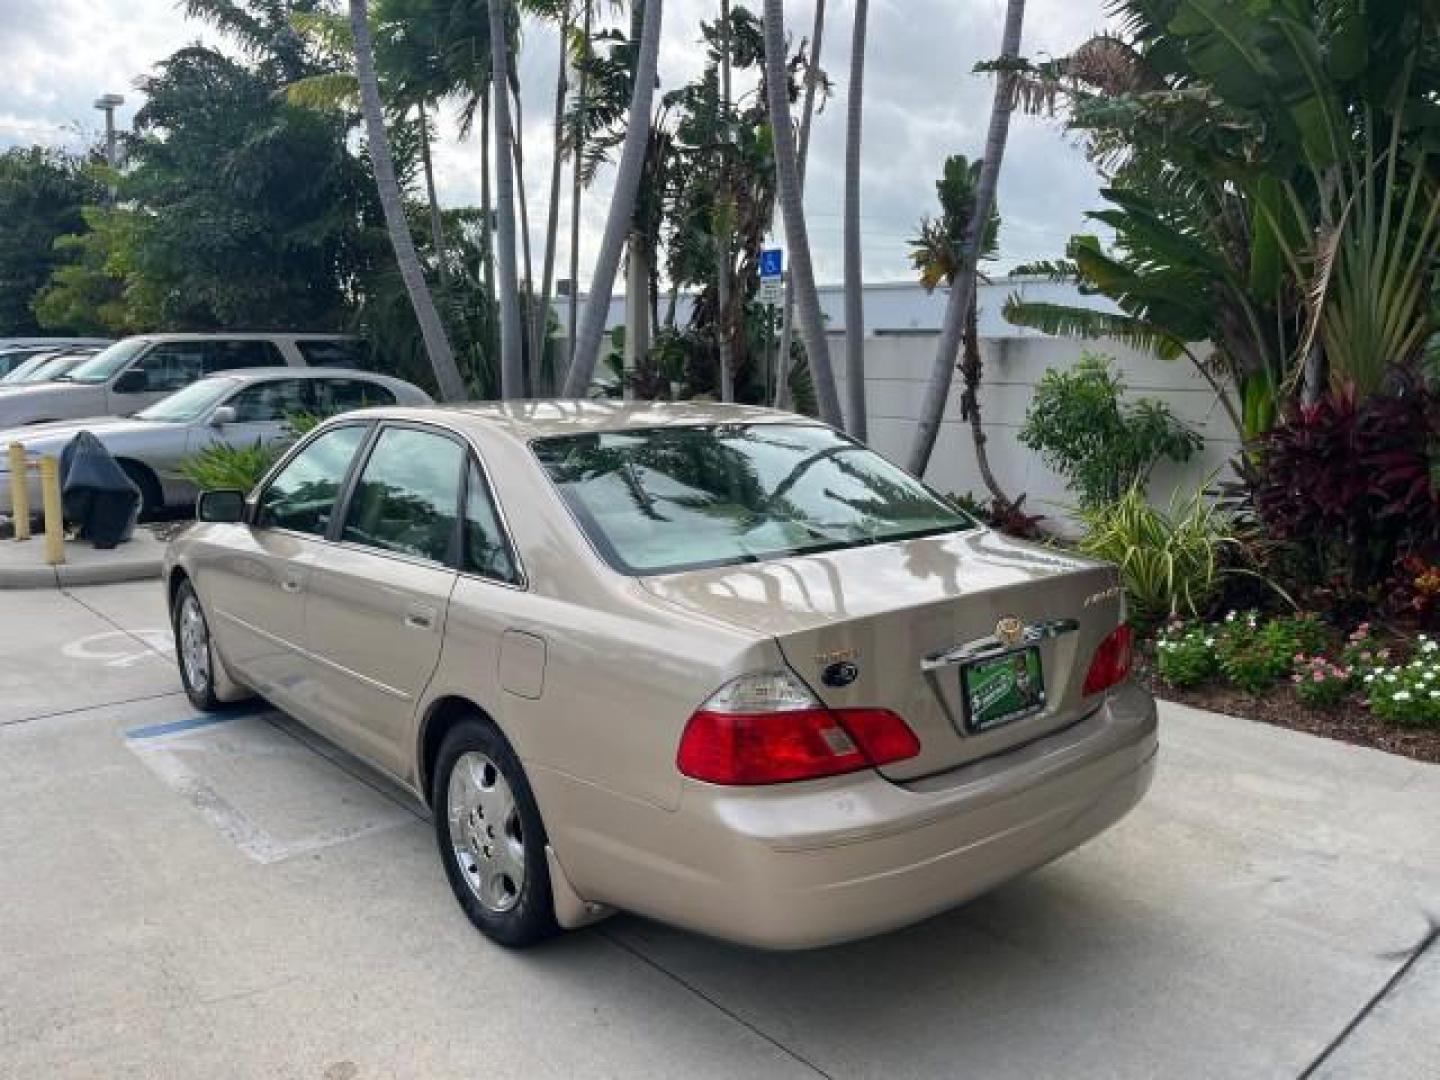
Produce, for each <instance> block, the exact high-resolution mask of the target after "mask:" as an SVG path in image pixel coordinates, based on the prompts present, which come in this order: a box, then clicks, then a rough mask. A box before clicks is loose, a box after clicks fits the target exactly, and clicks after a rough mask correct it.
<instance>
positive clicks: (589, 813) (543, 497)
mask: <svg viewBox="0 0 1440 1080" xmlns="http://www.w3.org/2000/svg"><path fill="white" fill-rule="evenodd" d="M198 516H199V518H200V520H201V522H202V523H201V524H199V525H197V526H195V527H193V528H191V529H190V530H188V531H187V532H186V533H185V534H184V535H183V536H182V537H180V538H178V539H177V540H176V541H174V542H173V543H172V544H171V546H170V548H169V552H168V556H167V559H166V566H165V586H166V589H167V591H168V601H169V605H170V611H171V613H172V619H173V626H174V630H175V639H176V652H177V657H178V661H179V667H180V675H181V678H182V681H183V683H184V687H185V690H186V693H187V694H188V695H189V697H190V700H191V701H192V702H194V703H195V704H196V706H198V707H199V708H202V709H213V708H216V707H218V706H219V705H220V703H221V702H223V701H228V700H234V699H237V698H240V697H243V696H245V695H246V694H249V693H251V692H254V693H258V694H261V695H263V696H264V697H266V698H268V699H269V700H270V701H271V702H273V703H274V704H275V705H276V706H278V707H279V708H281V709H283V710H285V711H286V712H288V713H290V714H292V715H293V716H295V717H297V718H298V719H299V720H301V721H302V722H303V723H305V724H307V725H309V726H311V727H313V728H314V729H316V730H317V731H319V732H321V733H323V734H324V735H326V736H328V737H330V738H331V739H333V740H335V741H336V742H338V743H340V744H341V745H342V746H344V747H345V748H347V749H348V750H351V751H353V752H354V753H356V754H358V755H360V756H361V757H363V758H365V759H367V760H368V761H370V762H371V763H373V764H374V765H375V766H376V767H377V768H379V769H381V770H383V771H385V772H387V773H389V774H390V775H391V776H393V777H394V778H395V779H396V780H398V781H399V782H400V783H401V784H403V785H405V786H406V787H407V788H408V789H409V790H410V791H412V792H413V793H414V794H415V795H416V796H417V797H418V798H421V799H423V800H425V801H426V802H427V803H428V804H429V806H430V807H431V809H432V811H433V819H434V828H435V836H436V841H437V844H438V847H439V853H440V858H441V861H442V862H443V864H444V868H445V872H446V874H447V876H448V878H449V881H450V884H451V886H452V888H453V890H454V892H455V895H456V897H457V899H458V900H459V903H460V905H461V906H462V908H463V909H464V910H465V912H466V913H467V915H468V916H469V917H470V919H471V920H472V921H473V922H474V923H475V925H476V926H478V927H479V928H480V929H481V930H482V931H484V932H485V933H487V934H489V935H490V936H491V937H493V938H494V939H496V940H497V941H500V942H502V943H505V944H507V945H522V944H527V943H529V942H532V941H535V940H536V939H538V938H540V937H543V936H545V935H546V934H548V933H550V932H552V931H553V930H554V929H555V928H556V926H557V925H559V926H564V927H571V926H578V925H581V924H583V923H585V922H587V921H591V920H593V919H594V918H596V917H599V916H601V915H603V914H604V913H606V912H608V911H609V910H611V909H613V908H622V909H627V910H630V911H634V912H639V913H642V914H645V915H648V916H652V917H654V918H658V919H662V920H665V921H667V922H671V923H675V924H677V925H680V926H684V927H688V928H691V929H694V930H698V931H702V932H704V933H708V934H713V935H717V936H719V937H722V938H727V939H730V940H734V941H739V942H745V943H749V944H752V945H758V946H766V947H778V948H798V947H807V946H815V945H822V944H826V943H829V942H834V941H840V940H844V939H847V938H854V937H859V936H863V935H868V934H874V933H877V932H880V931H883V930H887V929H890V928H893V927H898V926H902V925H905V924H907V923H911V922H914V921H916V920H919V919H922V918H925V917H926V916H928V915H931V914H934V913H935V912H938V911H941V910H944V909H945V908H948V907H951V906H953V905H955V904H958V903H960V902H962V901H964V900H966V899H968V898H970V897H973V896H975V895H977V894H978V893H981V892H984V891H985V890H987V889H990V888H992V887H994V886H995V885H998V884H999V883H1001V882H1003V881H1005V880H1006V879H1008V878H1011V877H1013V876H1015V875H1017V874H1021V873H1024V872H1025V871H1028V870H1030V869H1033V868H1034V867H1037V866H1039V865H1041V864H1043V863H1046V862H1048V861H1050V860H1051V859H1054V858H1056V857H1057V856H1059V855H1061V854H1063V853H1065V852H1066V851H1069V850H1070V849H1072V848H1074V847H1075V846H1077V845H1079V844H1081V843H1083V842H1084V841H1086V840H1088V839H1089V838H1091V837H1093V836H1094V835H1096V834H1097V833H1099V832H1100V831H1102V830H1103V829H1105V828H1106V827H1108V826H1109V825H1111V824H1112V823H1114V822H1115V821H1117V820H1119V819H1120V818H1121V817H1122V816H1124V815H1125V814H1126V812H1128V811H1129V810H1130V808H1131V807H1133V806H1134V805H1135V804H1136V802H1137V801H1138V800H1139V799H1140V798H1141V796H1142V795H1143V794H1144V792H1145V791H1146V789H1147V787H1148V786H1149V784H1150V781H1151V776H1152V772H1153V769H1154V762H1155V754H1156V720H1155V706H1154V702H1153V700H1152V699H1151V698H1150V697H1149V695H1148V694H1147V693H1146V692H1145V691H1144V690H1142V689H1141V688H1139V687H1137V686H1135V685H1134V684H1133V683H1131V682H1129V681H1128V678H1127V676H1128V672H1129V661H1130V644H1131V634H1130V631H1129V629H1128V627H1127V626H1126V624H1125V611H1124V600H1123V594H1122V591H1121V588H1120V585H1119V581H1118V577H1117V573H1116V570H1115V568H1114V567H1112V566H1108V565H1105V564H1102V563H1096V562H1093V561H1089V560H1086V559H1083V558H1079V557H1076V556H1074V555H1071V554H1069V553H1065V552H1061V551H1056V550H1051V549H1048V548H1043V547H1037V546H1032V545H1028V544H1024V543H1020V542H1017V541H1014V540H1011V539H1008V538H1006V537H1004V536H1002V535H1000V534H998V533H994V532H991V531H989V530H987V529H985V528H982V527H980V526H977V525H976V524H975V523H974V522H973V521H972V520H970V519H969V518H967V517H965V516H963V515H962V514H960V513H959V512H957V511H956V510H955V509H954V508H953V507H952V506H951V504H949V503H948V502H946V501H945V500H943V499H942V498H940V497H939V496H937V495H936V494H934V493H933V492H932V491H930V490H929V489H928V488H926V487H925V486H924V485H923V484H922V483H921V482H920V481H918V480H916V479H914V478H913V477H911V476H910V475H908V474H907V473H905V472H903V471H902V470H900V469H899V468H897V467H895V466H894V465H891V464H890V463H889V462H887V461H886V460H884V459H883V458H881V457H880V456H879V455H877V454H875V453H874V452H872V451H870V450H868V449H866V448H865V447H863V446H861V445H859V444H858V443H855V442H853V441H851V440H849V439H848V438H847V437H845V436H844V435H841V434H839V433H837V432H835V431H833V430H831V429H830V428H828V427H825V426H823V425H821V424H819V423H816V422H812V421H810V420H806V419H804V418H802V417H796V416H790V415H787V414H783V413H777V412H772V411H769V410H765V409H756V408H750V407H745V406H734V405H700V404H674V405H658V404H634V403H632V404H623V403H618V402H596V401H591V402H573V401H572V402H556V403H536V402H526V403H512V404H507V405H487V406H476V407H470V408H448V407H447V408H435V409H429V410H414V409H381V410H370V411H366V412H361V413H355V414H351V415H349V416H345V417H341V418H338V419H335V420H332V421H330V422H328V423H326V424H324V425H321V426H320V427H319V428H317V429H316V430H314V431H313V432H312V433H311V434H310V435H309V436H308V437H307V438H306V439H305V440H304V441H303V442H301V443H299V444H298V445H297V446H295V447H294V448H293V449H292V450H291V452H290V453H289V455H288V456H287V457H286V458H285V459H284V460H283V461H282V462H280V463H279V464H278V465H277V467H276V468H275V469H274V470H273V471H272V472H271V473H270V474H269V476H267V478H266V479H265V480H264V481H263V482H262V483H261V484H260V485H259V486H258V487H257V489H256V490H255V491H254V492H253V493H252V494H251V495H250V496H249V497H248V498H247V497H246V496H245V495H244V494H243V493H241V492H207V493H205V494H203V495H202V496H201V498H200V502H199V506H198Z"/></svg>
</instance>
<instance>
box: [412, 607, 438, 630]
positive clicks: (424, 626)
mask: <svg viewBox="0 0 1440 1080" xmlns="http://www.w3.org/2000/svg"><path fill="white" fill-rule="evenodd" d="M435 614H436V612H435V609H434V608H428V607H415V608H411V609H410V610H409V611H408V612H406V613H405V625H406V626H408V627H410V629H412V630H432V629H434V627H435Z"/></svg>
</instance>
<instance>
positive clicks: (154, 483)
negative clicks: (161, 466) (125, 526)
mask: <svg viewBox="0 0 1440 1080" xmlns="http://www.w3.org/2000/svg"><path fill="white" fill-rule="evenodd" d="M119 465H120V471H121V472H123V473H124V474H125V476H126V477H127V478H128V479H129V481H130V482H131V483H132V484H134V485H135V486H136V487H137V488H139V489H140V517H141V519H143V520H146V521H148V520H149V519H150V518H152V517H154V516H155V515H156V514H158V513H159V512H160V511H161V510H163V509H164V508H165V497H164V495H163V494H162V493H161V491H160V481H159V480H157V479H155V474H154V473H152V472H151V471H150V470H149V469H148V468H146V467H145V466H144V465H141V464H140V463H139V462H138V461H129V460H122V461H120V462H119Z"/></svg>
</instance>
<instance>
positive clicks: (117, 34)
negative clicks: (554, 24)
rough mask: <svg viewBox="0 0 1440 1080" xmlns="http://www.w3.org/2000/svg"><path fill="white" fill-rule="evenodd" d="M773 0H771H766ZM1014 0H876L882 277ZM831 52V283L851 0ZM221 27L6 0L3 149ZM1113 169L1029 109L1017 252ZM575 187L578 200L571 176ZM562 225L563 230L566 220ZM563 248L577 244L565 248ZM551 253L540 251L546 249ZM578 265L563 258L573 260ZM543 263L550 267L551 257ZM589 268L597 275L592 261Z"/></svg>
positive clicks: (689, 43) (534, 200) (541, 95)
mask: <svg viewBox="0 0 1440 1080" xmlns="http://www.w3.org/2000/svg"><path fill="white" fill-rule="evenodd" d="M750 6H751V7H752V9H758V7H759V2H758V0H754V2H752V3H751V5H750ZM1100 7H1101V0H1030V3H1029V4H1028V6H1027V12H1026V32H1025V41H1024V50H1025V51H1026V53H1027V54H1029V55H1031V56H1037V55H1043V54H1047V53H1050V54H1055V53H1063V52H1067V51H1069V49H1070V48H1072V47H1073V46H1074V45H1075V44H1076V43H1077V42H1079V41H1081V40H1083V39H1084V38H1085V37H1087V36H1089V35H1090V34H1091V33H1093V32H1095V31H1096V30H1098V29H1100V28H1101V27H1102V26H1103V25H1104V19H1103V15H1102V13H1101V10H1100ZM717 9H718V5H716V4H715V3H714V2H713V0H670V2H669V3H668V4H667V5H666V18H665V33H664V48H663V52H662V56H661V75H662V79H663V81H664V84H665V86H666V87H670V86H674V85H676V84H678V83H680V82H683V81H685V80H687V79H689V78H691V77H693V76H694V75H695V74H697V73H698V70H699V67H700V64H701V59H702V58H701V54H700V50H699V49H698V48H697V47H696V40H697V37H698V25H699V21H700V19H701V18H702V17H704V18H711V17H713V12H714V11H715V10H717ZM1003 9H1004V2H1003V0H875V2H873V3H871V5H870V32H869V50H868V58H869V59H868V66H867V76H866V112H865V124H866V131H865V165H864V181H863V192H862V197H863V214H864V233H865V236H864V240H865V264H866V274H867V278H868V279H869V280H872V281H887V280H900V279H908V278H909V277H911V274H910V271H909V268H908V262H907V259H906V250H907V249H906V244H905V240H906V237H908V236H910V235H912V234H913V232H914V230H915V224H916V222H917V220H918V219H919V218H920V216H921V215H922V214H924V213H927V212H933V210H934V209H935V192H934V183H935V178H936V176H937V175H938V174H939V170H940V165H941V162H942V161H943V160H944V158H945V156H946V155H948V154H952V153H965V154H967V155H972V156H973V155H975V154H978V153H979V152H980V150H981V148H982V145H983V141H984V136H985V126H986V123H987V121H988V118H989V108H990V97H991V93H992V88H991V83H990V80H989V79H988V78H987V77H984V76H979V75H975V74H973V73H972V71H971V69H972V68H973V66H974V64H975V62H976V61H977V60H980V59H982V58H985V57H989V56H991V55H993V54H994V53H995V52H996V51H998V48H999V40H1000V24H1001V18H1002V14H1003ZM786 10H787V17H788V20H789V29H790V30H791V32H792V34H793V35H794V37H795V39H796V40H797V41H798V40H799V39H800V38H801V37H803V36H805V35H808V33H809V32H810V26H811V21H812V19H813V17H814V3H813V0H791V2H790V3H788V4H786ZM828 10H829V24H828V27H827V31H826V35H825V40H824V56H823V57H822V66H823V67H824V68H825V69H826V71H827V73H828V74H829V75H830V77H831V79H832V81H833V82H834V90H835V93H834V97H833V98H832V99H831V101H830V103H829V104H828V106H827V107H826V109H825V111H824V113H823V114H822V115H820V116H819V117H818V118H817V120H816V125H815V136H814V142H813V145H812V148H811V165H810V178H811V179H810V186H809V188H808V190H807V198H806V211H807V219H808V222H809V227H810V232H811V242H812V244H813V246H814V249H815V259H816V267H817V276H818V277H819V279H820V280H821V281H822V282H831V281H838V280H839V279H840V275H841V268H842V262H841V256H840V244H841V217H840V211H841V195H842V171H843V170H842V166H843V161H844V123H845V108H846V94H847V86H846V80H847V77H848V60H849V53H850V20H851V18H852V15H853V5H852V4H851V3H850V2H849V0H830V4H829V9H828ZM197 40H202V41H205V42H207V43H210V44H219V45H223V42H221V41H219V40H218V39H217V38H216V36H215V34H214V32H213V31H211V30H209V29H208V28H207V27H206V26H204V25H203V24H200V23H196V22H192V21H188V20H186V19H185V17H184V16H183V14H182V13H181V11H180V7H179V5H178V4H177V3H175V2H174V0H0V56H3V57H4V58H5V63H4V80H3V82H0V148H4V147H6V146H9V145H14V144H26V143H37V142H38V143H47V144H54V145H65V146H72V147H78V146H80V145H84V144H85V143H86V142H88V141H91V140H93V139H94V138H95V136H96V134H97V132H98V131H99V129H100V127H101V123H102V122H101V117H100V114H99V113H98V112H96V111H95V110H94V109H93V108H92V107H91V103H92V101H93V100H94V99H95V98H96V97H97V96H98V95H99V94H101V93H103V92H106V91H117V92H120V93H123V94H125V95H126V104H125V106H124V108H123V109H122V110H121V112H120V123H121V126H122V127H123V126H128V123H129V119H130V117H131V115H132V114H133V112H134V109H135V106H136V105H138V104H139V101H140V96H139V94H138V93H137V92H136V91H135V89H134V85H133V84H134V81H135V78H136V77H137V76H138V75H140V74H141V73H143V72H145V71H147V70H149V68H150V67H151V66H152V65H153V64H154V63H155V62H156V61H157V60H159V59H161V58H162V57H164V56H166V55H168V54H169V53H170V52H172V51H173V50H175V49H176V48H178V47H180V46H182V45H185V44H188V43H191V42H194V41H197ZM556 51H557V42H556V40H555V38H554V36H553V34H550V33H547V32H546V31H545V30H544V29H543V28H538V27H534V28H531V29H530V30H528V31H527V35H526V38H525V52H524V56H523V59H522V65H521V78H522V81H523V84H524V93H525V101H526V105H527V109H526V121H527V126H526V140H527V144H526V147H527V148H526V156H527V176H526V184H527V190H528V191H529V192H530V199H531V221H532V222H533V223H535V229H536V232H537V238H536V241H535V243H536V247H537V251H538V250H539V244H540V239H539V236H538V233H539V230H540V229H541V227H542V224H541V223H543V221H544V218H545V208H544V204H543V200H544V197H545V193H546V191H547V183H546V179H547V178H546V172H547V170H548V161H549V146H550V132H549V130H548V128H549V122H548V116H549V113H550V104H549V102H550V101H551V100H552V97H553V86H554V79H555V63H556V56H555V54H556ZM444 134H445V138H444V141H443V143H442V145H441V146H440V147H439V148H438V152H437V157H436V168H437V170H438V177H439V186H440V197H441V200H442V201H443V202H444V203H446V204H447V205H450V204H467V203H470V204H473V203H478V201H479V189H480V183H479V149H478V147H477V146H476V145H475V143H474V142H473V141H472V142H460V141H459V140H458V139H457V137H456V133H455V130H454V125H453V123H450V122H449V121H448V120H447V122H446V124H445V132H444ZM1096 189H1097V180H1096V177H1095V175H1094V173H1093V171H1092V170H1091V169H1090V167H1089V165H1087V163H1086V162H1085V160H1084V159H1083V157H1082V156H1081V155H1080V153H1079V152H1078V151H1077V150H1076V149H1075V148H1074V147H1073V146H1072V145H1070V143H1069V142H1068V141H1067V140H1066V138H1065V137H1064V136H1063V135H1062V134H1061V133H1060V132H1059V130H1058V129H1057V126H1056V125H1055V123H1054V122H1053V121H1047V120H1042V119H1037V118H1033V117H1024V116H1017V117H1016V118H1015V121H1014V123H1013V124H1012V127H1011V134H1010V146H1009V150H1008V153H1007V156H1006V160H1005V171H1004V174H1003V176H1002V180H1001V185H1000V199H1001V209H1002V212H1003V213H1004V218H1005V228H1004V231H1003V232H1002V234H1001V248H1002V263H1003V264H1014V263H1018V262H1024V261H1027V260H1030V259H1035V258H1044V257H1049V256H1054V255H1057V254H1059V253H1060V251H1061V250H1062V248H1063V245H1064V242H1065V240H1066V238H1067V237H1068V236H1069V235H1070V234H1071V233H1073V232H1076V231H1078V230H1081V229H1083V228H1085V222H1084V218H1083V214H1084V211H1085V210H1087V209H1092V208H1094V207H1095V206H1096V205H1097V204H1098V198H1097V194H1096ZM566 190H567V195H566V200H567V202H566V204H565V207H564V208H562V212H564V213H567V214H568V184H567V185H566ZM608 193H609V179H608V177H602V178H601V180H600V181H598V182H597V185H596V187H595V189H594V190H593V192H592V193H589V194H587V196H586V202H585V204H584V206H585V211H584V215H583V218H584V239H583V240H582V253H581V263H582V266H584V265H586V263H587V261H588V260H589V259H590V258H593V253H594V251H595V248H596V246H597V244H598V238H599V234H600V232H601V230H602V229H603V225H604V211H605V207H606V205H607V203H608ZM562 231H563V230H562ZM560 257H561V259H562V260H564V259H566V258H567V255H566V253H565V251H564V250H563V248H562V251H561V253H560ZM537 258H538V255H537ZM561 265H562V266H564V265H565V263H564V262H563V261H562V263H561ZM537 272H538V270H537ZM587 276H588V274H586V273H585V272H584V271H583V270H582V280H583V279H584V278H585V277H587Z"/></svg>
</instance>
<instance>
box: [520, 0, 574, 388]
mask: <svg viewBox="0 0 1440 1080" xmlns="http://www.w3.org/2000/svg"><path fill="white" fill-rule="evenodd" d="M531 6H532V7H533V8H536V9H537V10H541V11H542V13H543V14H544V15H545V16H546V17H548V18H550V19H551V20H553V21H554V22H555V23H556V24H557V27H558V30H559V38H560V56H559V60H558V65H557V71H556V75H555V117H554V125H555V127H554V134H555V140H554V148H553V149H552V151H551V155H550V202H549V206H548V208H547V211H546V214H547V216H546V221H545V264H544V265H545V268H544V270H542V271H541V275H540V303H539V304H538V305H537V306H536V308H535V320H534V325H533V326H532V327H531V330H530V340H531V341H532V342H533V343H534V352H535V358H536V359H535V364H534V368H533V373H534V375H535V378H536V385H535V392H536V394H537V395H538V394H539V393H541V389H540V386H539V382H540V374H541V373H540V367H541V364H542V363H543V361H544V357H545V336H546V331H547V330H548V328H549V319H550V300H551V296H552V294H553V292H554V288H555V245H556V241H557V239H558V237H559V233H560V179H561V174H562V171H563V169H564V165H565V137H564V136H565V99H566V97H567V96H568V95H569V93H570V76H569V60H570V27H571V22H572V11H571V7H572V0H546V2H545V3H544V4H543V5H541V4H535V3H532V5H531ZM571 306H572V307H573V306H574V303H573V301H572V303H571Z"/></svg>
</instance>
